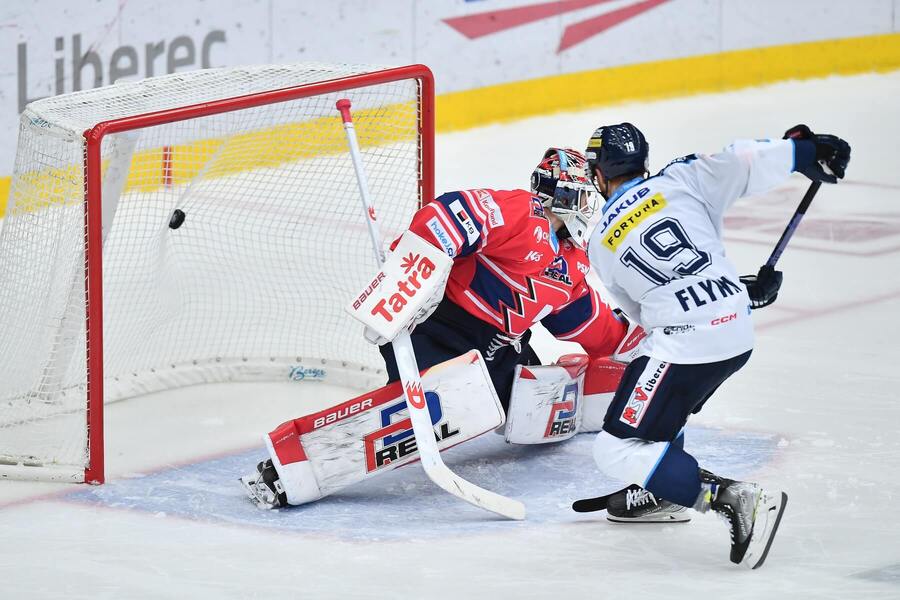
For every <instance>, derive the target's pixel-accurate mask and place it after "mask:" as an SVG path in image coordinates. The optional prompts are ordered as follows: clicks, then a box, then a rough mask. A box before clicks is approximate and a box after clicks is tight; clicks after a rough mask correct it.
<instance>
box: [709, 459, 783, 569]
mask: <svg viewBox="0 0 900 600" xmlns="http://www.w3.org/2000/svg"><path fill="white" fill-rule="evenodd" d="M701 479H702V480H703V481H704V482H705V483H709V484H712V488H713V490H714V491H713V492H712V493H711V494H710V503H709V507H710V508H712V509H713V510H714V511H716V512H717V513H718V514H720V515H722V516H723V517H724V518H725V520H726V521H728V524H729V527H730V528H731V562H733V563H735V564H740V565H744V566H745V567H747V568H750V569H758V568H759V567H761V566H762V564H763V562H765V560H766V556H768V554H769V549H770V548H771V547H772V541H773V540H774V539H775V532H776V531H778V525H779V523H781V515H782V514H783V513H784V507H785V505H786V504H787V494H785V493H784V492H781V491H771V490H764V489H762V488H761V487H760V486H759V485H757V484H755V483H746V482H743V481H732V480H731V479H725V478H722V477H717V476H715V475H713V474H712V473H708V472H706V471H701Z"/></svg>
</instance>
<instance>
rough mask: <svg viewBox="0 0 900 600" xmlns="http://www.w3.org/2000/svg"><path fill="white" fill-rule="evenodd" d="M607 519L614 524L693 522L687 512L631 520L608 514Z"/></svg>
mask: <svg viewBox="0 0 900 600" xmlns="http://www.w3.org/2000/svg"><path fill="white" fill-rule="evenodd" d="M606 519H607V520H608V521H612V522H613V523H688V522H689V521H690V520H691V515H689V514H688V513H687V511H681V512H678V513H668V514H663V515H646V516H643V517H637V518H631V519H629V518H627V517H614V516H612V515H610V514H607V515H606Z"/></svg>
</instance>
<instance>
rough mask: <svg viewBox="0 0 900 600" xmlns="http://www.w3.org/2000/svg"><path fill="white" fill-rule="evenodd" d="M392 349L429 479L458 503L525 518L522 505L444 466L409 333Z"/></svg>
mask: <svg viewBox="0 0 900 600" xmlns="http://www.w3.org/2000/svg"><path fill="white" fill-rule="evenodd" d="M393 347H394V356H395V357H396V359H397V370H398V371H400V379H401V381H403V389H404V393H405V395H406V406H407V408H408V409H409V417H410V421H411V422H412V427H413V434H414V435H415V436H416V446H417V447H418V449H419V459H420V460H421V462H422V467H423V468H424V469H425V473H426V474H427V475H428V477H429V479H431V481H433V482H434V483H435V485H437V486H438V487H440V488H441V489H443V490H444V491H446V492H449V493H451V494H453V495H454V496H456V497H457V498H459V499H461V500H465V501H466V502H468V503H469V504H473V505H475V506H477V507H479V508H483V509H485V510H488V511H491V512H493V513H495V514H498V515H501V516H503V517H506V518H507V519H514V520H516V521H521V520H522V519H524V518H525V505H524V504H522V503H521V502H519V501H518V500H513V499H512V498H507V497H506V496H501V495H500V494H497V493H495V492H491V491H488V490H486V489H484V488H481V487H478V486H477V485H475V484H474V483H472V482H470V481H467V480H465V479H463V478H462V477H460V476H459V475H457V474H456V473H454V472H453V471H451V470H450V468H449V467H447V465H445V464H444V461H443V460H442V459H441V455H440V451H439V450H438V447H437V441H436V440H435V436H434V428H433V427H432V425H431V415H430V414H429V412H428V404H427V403H426V402H425V394H424V392H423V391H422V380H421V378H420V377H419V368H418V366H417V365H416V358H415V353H414V351H413V346H412V341H411V340H410V339H409V334H408V333H406V332H405V331H404V332H402V333H401V334H400V335H398V336H397V337H396V338H395V339H394V342H393Z"/></svg>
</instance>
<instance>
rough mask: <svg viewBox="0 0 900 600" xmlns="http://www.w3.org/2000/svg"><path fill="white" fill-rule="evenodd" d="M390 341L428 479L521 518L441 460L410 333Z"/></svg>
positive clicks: (347, 120) (353, 153) (368, 204)
mask: <svg viewBox="0 0 900 600" xmlns="http://www.w3.org/2000/svg"><path fill="white" fill-rule="evenodd" d="M336 107H337V109H338V110H339V111H340V113H341V119H342V120H343V122H344V131H345V132H346V133H347V142H348V144H349V145H350V157H351V159H352V160H353V168H354V169H355V170H356V181H357V183H358V184H359V193H360V196H361V197H362V202H363V213H364V214H365V218H366V224H367V225H368V227H369V236H370V237H371V239H372V247H373V249H374V251H375V260H376V261H377V262H378V266H379V267H380V266H381V265H382V264H383V263H384V252H383V251H382V244H381V234H380V233H379V231H378V224H377V223H376V221H375V206H374V204H373V202H372V198H371V196H370V195H369V184H368V182H367V180H366V173H365V170H364V169H363V164H362V157H361V156H360V153H359V142H358V141H357V139H356V130H355V129H354V127H353V115H352V114H351V112H350V100H347V99H342V100H338V101H337V104H336ZM392 345H393V348H394V356H395V357H396V360H397V370H398V371H399V372H400V381H401V382H402V383H403V390H404V394H405V395H406V406H407V408H408V410H409V418H410V421H411V422H412V428H413V434H414V435H415V437H416V447H417V448H418V450H419V460H420V461H421V462H422V466H423V467H424V468H425V473H426V474H427V475H428V477H429V478H430V479H431V481H433V482H434V483H435V484H436V485H437V486H438V487H440V488H442V489H443V490H445V491H447V492H449V493H451V494H453V495H454V496H456V497H457V498H460V499H462V500H465V501H466V502H468V503H470V504H474V505H475V506H478V507H480V508H483V509H485V510H489V511H491V512H494V513H497V514H498V515H502V516H504V517H506V518H508V519H516V520H521V519H524V518H525V505H524V504H522V503H521V502H518V501H517V500H513V499H512V498H507V497H506V496H501V495H499V494H495V493H494V492H491V491H488V490H485V489H483V488H480V487H478V486H477V485H475V484H474V483H471V482H469V481H466V480H465V479H463V478H462V477H460V476H459V475H457V474H456V473H454V472H453V471H451V470H450V469H449V468H448V467H447V465H445V464H444V461H443V460H442V459H441V455H440V452H439V451H438V447H437V441H436V438H435V433H434V427H432V425H431V414H430V413H429V412H428V404H427V403H426V402H425V394H424V392H423V390H422V380H421V378H420V377H419V367H418V365H417V364H416V355H415V352H414V351H413V345H412V341H411V340H410V338H409V333H408V332H406V331H401V332H400V334H399V335H398V336H397V337H396V338H394V340H393V342H392Z"/></svg>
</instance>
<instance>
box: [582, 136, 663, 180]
mask: <svg viewBox="0 0 900 600" xmlns="http://www.w3.org/2000/svg"><path fill="white" fill-rule="evenodd" d="M584 155H585V158H586V159H587V165H588V169H589V175H590V179H591V180H592V181H593V178H594V171H595V170H599V171H600V172H601V173H603V177H605V178H606V179H615V178H616V177H621V176H622V175H627V174H629V173H646V172H647V171H648V170H649V162H650V145H649V144H648V143H647V139H646V138H644V134H643V133H641V130H640V129H638V128H637V127H635V126H634V125H632V124H631V123H620V124H618V125H604V126H603V127H598V128H597V130H596V131H595V132H594V134H593V135H592V136H591V139H590V140H589V141H588V145H587V150H585V153H584Z"/></svg>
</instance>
